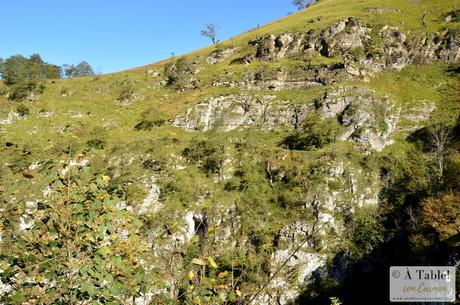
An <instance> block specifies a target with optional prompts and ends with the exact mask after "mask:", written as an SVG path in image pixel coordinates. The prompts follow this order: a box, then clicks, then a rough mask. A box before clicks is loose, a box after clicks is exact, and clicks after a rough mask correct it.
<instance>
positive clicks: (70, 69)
mask: <svg viewBox="0 0 460 305" xmlns="http://www.w3.org/2000/svg"><path fill="white" fill-rule="evenodd" d="M62 71H63V74H64V76H65V77H81V76H93V75H94V70H93V68H92V67H91V65H90V64H89V63H87V62H86V61H84V60H83V61H81V62H80V63H79V64H78V65H76V66H75V65H67V64H66V65H63V66H62Z"/></svg>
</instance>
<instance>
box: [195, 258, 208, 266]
mask: <svg viewBox="0 0 460 305" xmlns="http://www.w3.org/2000/svg"><path fill="white" fill-rule="evenodd" d="M192 264H194V265H199V266H205V265H206V262H205V260H204V259H201V258H194V259H192Z"/></svg>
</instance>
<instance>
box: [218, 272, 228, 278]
mask: <svg viewBox="0 0 460 305" xmlns="http://www.w3.org/2000/svg"><path fill="white" fill-rule="evenodd" d="M227 275H228V271H224V272H221V273H219V275H218V276H217V277H218V278H220V279H223V278H224V277H226V276H227Z"/></svg>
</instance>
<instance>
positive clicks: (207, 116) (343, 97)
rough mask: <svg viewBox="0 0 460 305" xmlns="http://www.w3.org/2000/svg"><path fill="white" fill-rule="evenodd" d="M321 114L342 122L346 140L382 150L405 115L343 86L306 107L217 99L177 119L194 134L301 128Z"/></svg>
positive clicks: (253, 99)
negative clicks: (211, 131) (241, 129)
mask: <svg viewBox="0 0 460 305" xmlns="http://www.w3.org/2000/svg"><path fill="white" fill-rule="evenodd" d="M315 111H317V112H318V113H320V115H321V116H322V117H323V118H325V119H327V118H337V119H338V120H339V122H340V124H341V125H342V126H343V127H344V129H345V131H344V132H343V133H342V134H341V135H340V139H341V140H351V141H355V142H358V143H360V144H362V145H363V146H364V147H368V148H371V149H373V150H377V151H379V150H381V149H383V148H384V147H385V146H386V145H388V144H390V143H392V140H391V135H392V134H393V133H394V132H395V131H396V129H397V125H398V121H399V112H400V111H399V109H397V107H396V106H395V104H394V103H393V102H391V101H390V100H388V98H378V97H376V96H374V93H373V92H371V91H367V90H364V89H359V88H350V87H340V88H337V89H336V90H334V91H330V92H327V93H326V94H325V95H324V96H323V97H322V98H321V99H319V100H316V101H306V103H305V104H295V103H292V102H290V101H277V100H276V99H275V96H253V97H249V96H237V95H228V96H221V97H216V98H211V99H208V100H205V101H203V102H201V103H198V104H196V105H194V106H192V107H191V108H190V109H188V110H187V111H186V112H185V113H183V114H181V115H179V116H177V117H176V118H175V119H174V121H173V124H174V126H177V127H181V128H184V129H187V130H190V131H207V130H210V129H212V128H218V129H221V130H223V131H230V130H234V129H236V128H239V127H257V128H261V129H262V130H274V129H279V128H282V127H285V128H290V129H301V127H302V126H303V125H304V123H305V120H306V118H307V114H308V113H312V112H315Z"/></svg>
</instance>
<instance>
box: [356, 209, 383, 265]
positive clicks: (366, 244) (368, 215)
mask: <svg viewBox="0 0 460 305" xmlns="http://www.w3.org/2000/svg"><path fill="white" fill-rule="evenodd" d="M384 232H385V230H384V227H383V224H382V222H381V220H380V218H379V214H378V210H377V209H376V208H374V207H362V208H360V209H358V210H357V211H356V212H355V213H354V214H353V220H352V222H351V232H350V234H351V240H352V242H353V248H352V250H353V253H354V254H355V257H362V256H364V255H366V254H368V253H369V252H370V251H371V250H372V249H374V248H375V247H376V246H378V245H379V244H380V243H382V242H383V241H384Z"/></svg>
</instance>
